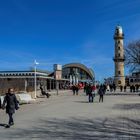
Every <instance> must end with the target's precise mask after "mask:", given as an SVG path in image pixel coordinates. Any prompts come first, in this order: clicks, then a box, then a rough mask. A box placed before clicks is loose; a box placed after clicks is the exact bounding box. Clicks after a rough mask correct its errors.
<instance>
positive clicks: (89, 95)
mask: <svg viewBox="0 0 140 140" xmlns="http://www.w3.org/2000/svg"><path fill="white" fill-rule="evenodd" d="M87 94H88V99H89V102H93V94H92V87H91V85H90V84H89V85H88V86H87Z"/></svg>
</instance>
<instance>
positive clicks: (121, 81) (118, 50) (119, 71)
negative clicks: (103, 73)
mask: <svg viewBox="0 0 140 140" xmlns="http://www.w3.org/2000/svg"><path fill="white" fill-rule="evenodd" d="M123 40H124V34H123V30H122V27H121V26H119V25H118V26H116V29H115V33H114V41H115V56H114V65H115V74H114V83H115V85H116V86H124V85H125V76H124V61H125V56H124V47H123V46H124V45H123Z"/></svg>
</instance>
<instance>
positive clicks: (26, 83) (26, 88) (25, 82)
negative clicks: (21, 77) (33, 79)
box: [24, 79, 27, 91]
mask: <svg viewBox="0 0 140 140" xmlns="http://www.w3.org/2000/svg"><path fill="white" fill-rule="evenodd" d="M24 90H25V91H27V79H25V89H24Z"/></svg>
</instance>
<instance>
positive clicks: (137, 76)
mask: <svg viewBox="0 0 140 140" xmlns="http://www.w3.org/2000/svg"><path fill="white" fill-rule="evenodd" d="M129 85H130V86H131V85H139V86H140V72H135V73H132V75H131V76H129Z"/></svg>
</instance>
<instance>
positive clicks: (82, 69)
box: [62, 63, 95, 84]
mask: <svg viewBox="0 0 140 140" xmlns="http://www.w3.org/2000/svg"><path fill="white" fill-rule="evenodd" d="M62 76H63V78H66V79H70V82H71V83H72V84H77V83H79V82H88V83H89V82H92V83H93V82H95V75H94V71H93V70H92V69H89V68H87V67H86V66H85V65H83V64H80V63H70V64H66V65H64V66H63V69H62Z"/></svg>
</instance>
